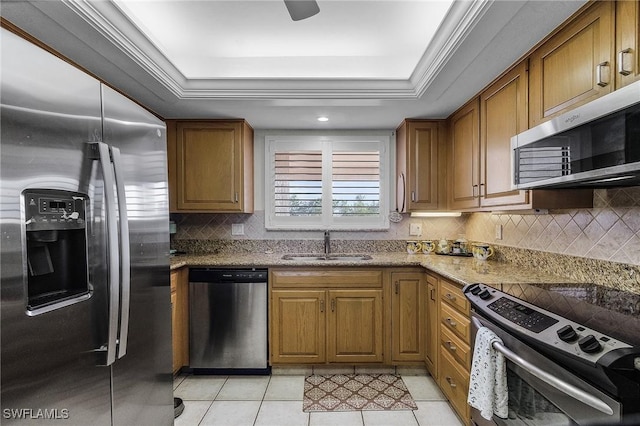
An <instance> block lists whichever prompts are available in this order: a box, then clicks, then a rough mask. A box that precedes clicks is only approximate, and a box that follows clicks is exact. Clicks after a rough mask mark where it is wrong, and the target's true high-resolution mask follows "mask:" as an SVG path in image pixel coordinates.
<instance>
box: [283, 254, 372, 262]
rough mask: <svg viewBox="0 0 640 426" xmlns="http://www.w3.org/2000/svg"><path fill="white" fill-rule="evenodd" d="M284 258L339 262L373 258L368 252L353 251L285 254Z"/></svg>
mask: <svg viewBox="0 0 640 426" xmlns="http://www.w3.org/2000/svg"><path fill="white" fill-rule="evenodd" d="M282 260H296V261H314V260H324V261H332V260H333V261H338V262H357V261H359V260H371V256H369V255H367V254H351V253H346V254H345V253H336V254H285V255H283V256H282Z"/></svg>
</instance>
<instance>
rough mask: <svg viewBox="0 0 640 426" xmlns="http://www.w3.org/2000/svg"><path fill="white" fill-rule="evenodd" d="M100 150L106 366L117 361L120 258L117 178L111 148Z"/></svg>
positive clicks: (100, 146) (104, 145) (103, 145)
mask: <svg viewBox="0 0 640 426" xmlns="http://www.w3.org/2000/svg"><path fill="white" fill-rule="evenodd" d="M95 144H96V146H97V150H98V160H99V161H100V166H101V168H102V175H103V179H104V196H105V210H106V214H105V217H106V222H107V246H108V247H107V249H108V257H107V266H108V276H109V313H108V320H107V321H108V331H107V334H108V337H107V360H106V364H105V365H111V364H113V363H114V362H115V360H116V346H117V342H118V311H119V305H120V282H119V281H120V280H119V275H120V273H119V271H120V256H119V254H118V229H117V228H118V227H117V216H116V195H115V190H114V186H115V176H114V173H113V167H112V165H111V155H110V153H109V147H108V145H107V144H105V143H104V142H96V143H95Z"/></svg>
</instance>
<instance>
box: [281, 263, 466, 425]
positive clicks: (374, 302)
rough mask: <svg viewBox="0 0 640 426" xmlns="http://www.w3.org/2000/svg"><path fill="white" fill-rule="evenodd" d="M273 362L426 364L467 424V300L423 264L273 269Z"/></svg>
mask: <svg viewBox="0 0 640 426" xmlns="http://www.w3.org/2000/svg"><path fill="white" fill-rule="evenodd" d="M269 286H270V293H269V294H270V309H269V315H270V319H269V323H270V328H269V330H270V361H271V364H272V365H287V364H289V365H291V364H327V363H342V364H352V365H357V364H378V365H417V364H418V363H424V364H425V365H426V367H427V370H428V371H429V373H430V374H431V375H432V376H433V377H434V379H435V380H436V382H437V383H438V385H439V386H440V388H441V389H442V391H443V393H444V394H445V395H446V397H447V399H449V401H450V403H451V405H452V407H453V408H454V410H455V411H456V412H457V414H458V415H459V416H460V418H461V419H462V420H463V421H464V422H465V424H467V425H468V424H469V423H470V410H469V407H468V406H467V392H468V388H469V369H470V365H471V355H472V352H471V345H470V335H471V323H470V320H469V312H470V311H469V302H468V301H467V299H466V298H465V296H464V294H463V293H462V289H461V286H460V285H459V284H456V283H454V282H453V281H450V280H448V279H446V278H444V277H441V276H439V275H437V274H435V273H432V272H425V271H424V270H422V269H421V268H379V269H376V268H350V267H345V268H316V269H312V268H272V269H270V271H269Z"/></svg>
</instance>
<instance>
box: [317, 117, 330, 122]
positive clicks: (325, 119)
mask: <svg viewBox="0 0 640 426" xmlns="http://www.w3.org/2000/svg"><path fill="white" fill-rule="evenodd" d="M318 121H323V122H324V121H329V117H318Z"/></svg>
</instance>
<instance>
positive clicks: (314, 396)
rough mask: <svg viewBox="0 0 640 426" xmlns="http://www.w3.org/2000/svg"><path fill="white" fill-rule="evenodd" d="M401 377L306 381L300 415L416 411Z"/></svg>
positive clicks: (340, 376)
mask: <svg viewBox="0 0 640 426" xmlns="http://www.w3.org/2000/svg"><path fill="white" fill-rule="evenodd" d="M417 409H418V406H417V405H416V403H415V401H414V400H413V397H412V396H411V394H410V393H409V390H408V389H407V386H406V385H405V384H404V382H403V381H402V378H401V377H400V376H396V375H393V374H332V375H325V376H320V375H312V376H307V377H305V380H304V398H303V401H302V411H305V412H309V411H356V410H417Z"/></svg>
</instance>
